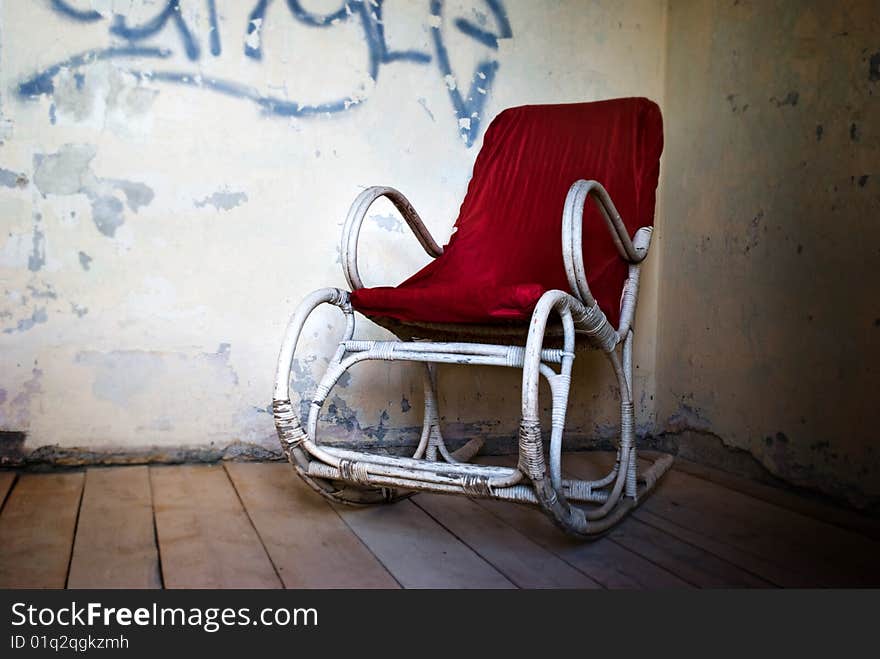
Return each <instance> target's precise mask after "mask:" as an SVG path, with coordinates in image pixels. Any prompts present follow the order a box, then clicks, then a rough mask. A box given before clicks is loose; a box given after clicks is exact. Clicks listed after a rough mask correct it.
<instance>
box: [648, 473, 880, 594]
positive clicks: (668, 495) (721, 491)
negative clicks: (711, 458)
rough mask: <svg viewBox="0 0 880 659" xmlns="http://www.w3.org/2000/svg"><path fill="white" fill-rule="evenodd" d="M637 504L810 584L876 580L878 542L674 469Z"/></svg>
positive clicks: (860, 583) (853, 583)
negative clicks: (798, 575) (797, 574)
mask: <svg viewBox="0 0 880 659" xmlns="http://www.w3.org/2000/svg"><path fill="white" fill-rule="evenodd" d="M642 507H643V508H644V509H645V510H647V511H649V512H652V513H654V514H655V515H657V516H659V517H664V518H667V519H670V520H672V521H675V522H676V524H678V525H679V526H683V527H685V528H689V529H692V530H695V531H699V532H700V533H702V534H704V535H708V536H710V537H713V538H715V539H717V540H721V541H723V542H726V543H727V544H730V545H732V546H734V547H737V548H739V549H742V550H744V551H747V552H749V553H752V554H755V555H757V556H761V557H762V558H764V559H766V560H769V561H772V562H775V563H777V564H779V565H782V566H784V567H786V568H788V569H791V570H793V571H795V572H800V573H801V574H804V575H810V576H811V577H812V578H813V579H814V581H813V584H812V585H814V586H867V585H878V584H880V566H878V564H877V561H876V557H877V556H878V555H880V543H878V542H877V541H874V540H870V539H868V538H866V537H865V536H862V535H860V534H857V533H853V532H851V531H846V530H844V529H840V528H838V527H835V526H832V525H830V524H826V523H825V522H820V521H818V520H815V519H812V518H809V517H805V516H804V515H801V514H800V513H796V512H793V511H790V510H786V509H783V508H779V507H778V506H775V505H773V504H769V503H767V502H765V501H761V500H759V499H754V498H752V497H750V496H748V495H745V494H741V493H739V492H736V491H734V490H730V489H728V488H725V487H722V486H720V485H717V484H715V483H710V482H708V481H705V480H702V479H700V478H695V477H693V476H688V475H687V474H683V473H681V472H678V471H675V470H673V471H672V472H670V473H668V474H666V476H665V477H664V483H662V484H661V487H660V489H659V490H658V491H657V493H656V496H651V497H648V498H647V500H646V501H645V502H644V503H643V504H642Z"/></svg>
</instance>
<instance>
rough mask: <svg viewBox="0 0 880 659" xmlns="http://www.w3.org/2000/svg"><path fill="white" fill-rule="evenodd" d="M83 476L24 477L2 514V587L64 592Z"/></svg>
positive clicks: (0, 544) (0, 519) (64, 474)
mask: <svg viewBox="0 0 880 659" xmlns="http://www.w3.org/2000/svg"><path fill="white" fill-rule="evenodd" d="M82 486H83V474H82V473H63V474H23V475H21V476H20V477H19V479H18V482H17V483H16V485H15V488H13V490H12V493H11V494H10V495H9V498H8V500H7V501H6V505H5V506H4V507H3V513H2V514H0V588H64V584H65V581H66V579H67V567H68V565H69V563H70V551H71V547H72V546H73V536H74V532H75V530H76V516H77V511H78V510H79V500H80V494H81V492H82Z"/></svg>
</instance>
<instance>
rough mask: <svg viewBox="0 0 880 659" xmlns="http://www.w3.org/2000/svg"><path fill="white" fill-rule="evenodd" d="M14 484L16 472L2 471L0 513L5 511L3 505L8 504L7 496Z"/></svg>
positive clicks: (0, 473)
mask: <svg viewBox="0 0 880 659" xmlns="http://www.w3.org/2000/svg"><path fill="white" fill-rule="evenodd" d="M14 482H15V472H14V471H0V511H2V509H3V504H4V503H5V502H6V495H8V494H9V491H10V490H11V489H12V484H13V483H14Z"/></svg>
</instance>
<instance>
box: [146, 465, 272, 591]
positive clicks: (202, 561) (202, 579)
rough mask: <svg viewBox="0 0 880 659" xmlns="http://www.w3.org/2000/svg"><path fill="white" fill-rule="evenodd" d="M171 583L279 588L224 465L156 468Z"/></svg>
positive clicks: (162, 545)
mask: <svg viewBox="0 0 880 659" xmlns="http://www.w3.org/2000/svg"><path fill="white" fill-rule="evenodd" d="M150 481H151V483H152V489H153V506H154V510H155V515H156V533H157V536H158V539H159V554H160V557H161V561H162V575H163V577H164V581H165V587H166V588H280V587H281V585H282V584H281V581H280V579H279V578H278V575H277V574H276V573H275V570H274V568H273V567H272V563H271V562H270V560H269V557H268V555H267V554H266V550H265V549H264V548H263V545H262V543H261V542H260V538H259V536H258V535H257V532H256V531H255V530H254V527H253V526H252V525H251V522H250V519H248V516H247V514H246V513H245V511H244V508H242V505H241V502H240V501H239V499H238V495H237V494H236V493H235V489H234V488H233V487H232V483H231V482H230V481H229V478H228V477H227V475H226V471H225V470H224V469H223V467H221V466H216V465H215V466H189V465H187V466H180V467H151V468H150Z"/></svg>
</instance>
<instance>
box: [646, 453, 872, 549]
mask: <svg viewBox="0 0 880 659" xmlns="http://www.w3.org/2000/svg"><path fill="white" fill-rule="evenodd" d="M641 455H643V456H645V457H646V458H648V459H653V458H654V457H655V456H658V455H660V454H658V453H654V452H653V451H643V452H641ZM675 469H676V471H680V472H683V473H686V474H688V475H690V476H696V477H697V478H702V479H703V480H707V481H710V482H712V483H716V484H718V485H723V486H724V487H726V488H729V489H731V490H736V491H737V492H740V493H741V494H747V495H749V496H751V497H753V498H755V499H760V500H762V501H766V502H767V503H772V504H774V505H776V506H779V507H780V508H785V509H787V510H792V511H794V512H798V513H801V514H802V515H806V516H807V517H812V518H814V519H817V520H820V521H823V522H827V523H829V524H832V525H834V526H839V527H841V528H844V529H848V530H850V531H855V532H857V533H861V534H862V535H865V536H867V537H869V538H872V539H873V540H880V519H876V518H872V517H868V516H867V515H863V514H860V513H858V512H857V511H855V510H850V509H847V508H843V507H841V506H836V505H833V504H831V503H828V502H825V501H821V500H817V499H816V498H815V497H811V496H808V495H806V494H798V493H795V492H793V491H791V490H786V489H783V488H781V487H776V486H773V485H768V484H766V483H761V482H758V481H754V480H750V479H747V478H742V477H740V476H736V475H734V474H730V473H727V472H724V471H721V470H720V469H715V468H713V467H707V466H705V465H701V464H698V463H696V462H691V461H690V460H683V459H681V458H676V459H675Z"/></svg>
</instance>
